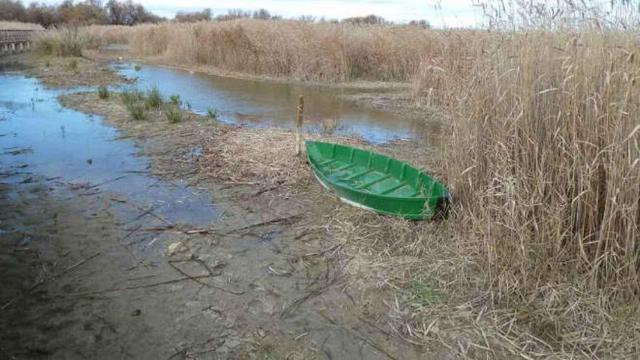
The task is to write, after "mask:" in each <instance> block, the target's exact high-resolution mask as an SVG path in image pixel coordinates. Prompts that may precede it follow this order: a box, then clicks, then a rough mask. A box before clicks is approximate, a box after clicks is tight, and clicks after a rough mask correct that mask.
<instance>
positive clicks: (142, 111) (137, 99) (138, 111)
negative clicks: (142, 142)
mask: <svg viewBox="0 0 640 360" xmlns="http://www.w3.org/2000/svg"><path fill="white" fill-rule="evenodd" d="M120 99H121V100H122V102H123V103H124V105H125V106H126V108H127V111H128V112H129V115H130V116H131V118H132V119H133V120H145V119H146V118H147V114H146V104H145V97H144V94H143V93H141V92H140V91H138V90H134V91H124V92H122V93H121V94H120Z"/></svg>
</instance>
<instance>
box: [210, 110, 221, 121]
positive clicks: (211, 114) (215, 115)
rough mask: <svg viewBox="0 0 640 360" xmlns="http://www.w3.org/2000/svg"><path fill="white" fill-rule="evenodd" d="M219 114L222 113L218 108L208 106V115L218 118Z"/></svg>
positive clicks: (214, 118) (211, 117)
mask: <svg viewBox="0 0 640 360" xmlns="http://www.w3.org/2000/svg"><path fill="white" fill-rule="evenodd" d="M219 115H220V113H218V110H217V109H214V108H212V107H208V108H207V116H208V117H209V118H210V119H213V120H218V116H219Z"/></svg>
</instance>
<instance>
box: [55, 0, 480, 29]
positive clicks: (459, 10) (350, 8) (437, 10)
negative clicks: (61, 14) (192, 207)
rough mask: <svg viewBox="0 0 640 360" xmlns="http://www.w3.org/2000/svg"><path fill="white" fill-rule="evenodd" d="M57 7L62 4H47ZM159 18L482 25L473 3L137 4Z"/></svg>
mask: <svg viewBox="0 0 640 360" xmlns="http://www.w3.org/2000/svg"><path fill="white" fill-rule="evenodd" d="M45 1H46V2H48V3H58V2H60V1H61V0H45ZM134 2H139V3H141V4H142V5H144V6H145V8H147V9H149V10H151V12H153V13H155V14H156V15H160V16H165V17H168V18H172V17H173V16H174V15H175V13H176V11H180V10H181V11H198V10H202V9H204V8H210V9H211V10H212V12H213V15H214V16H216V15H219V14H221V13H226V12H227V10H228V9H242V10H257V9H260V8H264V9H267V10H268V11H269V12H270V13H271V14H273V15H282V16H284V17H298V16H300V15H313V16H315V17H316V18H320V17H325V18H327V19H343V18H345V17H353V16H364V15H369V14H375V15H379V16H382V17H384V18H385V19H387V20H391V21H394V22H407V21H410V20H420V19H425V20H427V21H428V22H429V23H430V24H431V25H433V26H436V27H473V26H475V25H478V24H479V23H480V21H481V16H480V13H479V10H478V8H476V7H474V6H473V5H472V0H180V1H176V0H134Z"/></svg>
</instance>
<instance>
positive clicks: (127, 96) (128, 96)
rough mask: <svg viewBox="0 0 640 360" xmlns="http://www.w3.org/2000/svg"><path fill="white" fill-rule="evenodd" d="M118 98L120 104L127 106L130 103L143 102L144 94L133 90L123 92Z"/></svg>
mask: <svg viewBox="0 0 640 360" xmlns="http://www.w3.org/2000/svg"><path fill="white" fill-rule="evenodd" d="M120 98H121V99H122V102H123V103H125V104H129V103H132V102H136V101H142V100H144V94H143V93H141V92H140V91H138V90H134V91H123V92H122V93H121V94H120Z"/></svg>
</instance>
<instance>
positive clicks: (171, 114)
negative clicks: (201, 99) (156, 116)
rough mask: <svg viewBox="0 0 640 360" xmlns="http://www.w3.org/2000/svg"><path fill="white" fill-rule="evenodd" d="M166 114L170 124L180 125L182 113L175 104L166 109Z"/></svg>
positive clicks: (167, 106) (168, 105)
mask: <svg viewBox="0 0 640 360" xmlns="http://www.w3.org/2000/svg"><path fill="white" fill-rule="evenodd" d="M164 114H165V116H166V117H167V120H169V122H170V123H173V124H175V123H179V122H181V121H182V111H181V110H180V108H179V107H178V106H176V105H174V104H167V105H166V106H165V108H164Z"/></svg>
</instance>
